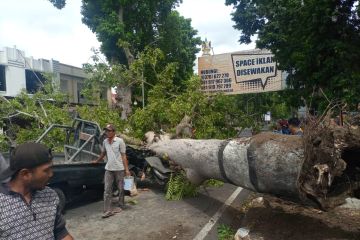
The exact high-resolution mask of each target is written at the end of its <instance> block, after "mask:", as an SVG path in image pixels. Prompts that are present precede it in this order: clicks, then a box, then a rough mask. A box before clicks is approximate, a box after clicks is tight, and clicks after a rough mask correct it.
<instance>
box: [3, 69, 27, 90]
mask: <svg viewBox="0 0 360 240" xmlns="http://www.w3.org/2000/svg"><path fill="white" fill-rule="evenodd" d="M5 78H6V92H5V93H4V95H5V96H11V97H13V96H16V95H18V94H19V93H20V92H21V90H22V89H26V80H25V70H24V69H23V68H19V67H14V66H9V65H8V66H6V67H5Z"/></svg>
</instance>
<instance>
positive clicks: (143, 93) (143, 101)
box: [141, 69, 145, 109]
mask: <svg viewBox="0 0 360 240" xmlns="http://www.w3.org/2000/svg"><path fill="white" fill-rule="evenodd" d="M141 94H142V108H143V109H144V108H145V86H144V69H143V71H142V74H141Z"/></svg>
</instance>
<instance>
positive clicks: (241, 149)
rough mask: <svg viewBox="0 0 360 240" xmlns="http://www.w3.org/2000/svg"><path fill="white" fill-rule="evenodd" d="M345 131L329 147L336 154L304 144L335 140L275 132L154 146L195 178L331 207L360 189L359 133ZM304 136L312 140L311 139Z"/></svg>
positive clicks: (174, 141)
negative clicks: (321, 154) (228, 138)
mask: <svg viewBox="0 0 360 240" xmlns="http://www.w3.org/2000/svg"><path fill="white" fill-rule="evenodd" d="M346 134H349V133H348V132H343V133H341V134H340V132H338V135H337V138H336V139H333V140H334V144H335V145H333V146H332V149H328V150H329V151H328V154H329V155H333V154H334V153H337V155H336V156H332V157H331V158H329V157H328V156H327V155H326V154H324V156H320V157H319V158H316V157H315V158H314V157H309V156H317V155H316V153H315V155H314V154H313V152H312V154H309V153H307V154H306V153H305V151H304V150H305V148H304V146H309V145H312V146H315V145H317V146H322V144H324V146H323V147H324V148H327V147H329V146H327V144H328V143H329V142H331V141H328V142H326V141H324V143H322V142H321V141H322V140H319V139H305V138H301V137H299V136H289V135H280V134H273V133H262V134H258V135H255V136H253V137H251V138H239V139H233V140H228V141H224V140H192V139H174V140H167V141H160V142H157V143H154V144H151V145H150V149H152V150H153V151H154V152H156V153H157V154H158V155H160V156H161V155H164V154H166V155H168V156H169V158H170V159H171V160H172V161H174V162H175V163H176V164H179V165H180V166H181V167H182V168H183V169H184V170H185V171H186V174H187V177H188V178H189V180H190V181H192V182H193V183H196V184H199V183H201V182H202V181H204V180H206V179H209V178H214V179H219V180H222V181H225V182H229V183H232V184H234V185H237V186H241V187H243V188H246V189H249V190H252V191H255V192H260V193H268V194H271V195H275V196H278V197H282V198H285V199H288V200H292V201H295V202H300V203H302V204H310V205H313V206H315V207H320V208H322V209H329V208H332V207H334V206H335V205H337V204H339V203H341V201H344V199H345V198H346V197H347V196H348V195H351V194H354V193H355V194H356V191H358V189H359V180H360V159H359V156H360V154H359V153H360V152H359V149H360V134H355V135H354V134H353V135H351V136H352V137H350V136H348V135H346ZM351 138H352V139H351ZM350 139H351V141H350ZM304 140H310V141H312V142H311V143H308V144H307V145H306V144H304ZM319 141H320V142H319ZM356 141H357V144H353V145H351V146H350V145H349V144H348V143H347V142H352V143H354V142H356ZM336 142H337V143H338V144H337V145H336ZM307 149H308V150H309V151H314V150H315V151H317V150H319V149H317V148H314V149H309V147H308V148H307ZM346 154H347V157H346V156H345V155H346ZM354 154H355V155H354ZM356 154H357V155H356ZM354 156H356V157H357V159H355V158H354ZM344 157H345V159H343V158H344Z"/></svg>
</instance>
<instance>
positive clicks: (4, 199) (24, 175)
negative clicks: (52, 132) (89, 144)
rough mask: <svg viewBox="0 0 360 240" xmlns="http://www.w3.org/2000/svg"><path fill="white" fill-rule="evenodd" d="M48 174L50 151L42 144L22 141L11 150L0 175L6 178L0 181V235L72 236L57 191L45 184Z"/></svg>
mask: <svg viewBox="0 0 360 240" xmlns="http://www.w3.org/2000/svg"><path fill="white" fill-rule="evenodd" d="M3 166H4V165H3ZM52 175H53V172H52V154H51V151H50V149H48V148H47V147H45V146H44V145H42V144H40V143H24V144H21V145H19V146H18V147H16V148H15V149H14V150H13V152H12V154H11V156H10V164H9V167H8V168H7V169H6V170H5V171H1V176H0V178H1V180H3V179H7V178H10V181H8V182H5V183H1V185H0V239H9V240H15V239H19V240H20V239H21V240H35V239H36V240H37V239H63V240H72V239H73V238H72V236H71V235H70V234H69V233H68V231H67V229H66V227H65V220H64V218H63V216H62V214H61V212H60V209H59V197H58V195H57V194H56V192H55V191H54V190H52V189H51V188H49V187H47V186H46V185H47V183H48V181H49V179H50V178H51V177H52Z"/></svg>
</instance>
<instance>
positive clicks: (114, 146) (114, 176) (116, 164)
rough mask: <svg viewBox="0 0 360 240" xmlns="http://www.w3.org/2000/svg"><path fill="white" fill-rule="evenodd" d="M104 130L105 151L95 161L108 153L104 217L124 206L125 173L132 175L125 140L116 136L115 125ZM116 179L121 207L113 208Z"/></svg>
mask: <svg viewBox="0 0 360 240" xmlns="http://www.w3.org/2000/svg"><path fill="white" fill-rule="evenodd" d="M104 130H105V133H106V137H107V138H106V139H105V140H104V142H103V151H102V152H101V154H100V156H99V157H98V158H97V159H96V160H94V161H93V163H98V162H100V161H101V160H103V159H104V157H105V155H106V157H107V163H106V165H105V177H104V183H105V189H104V214H103V215H102V217H103V218H107V217H110V216H112V215H114V214H115V213H118V212H120V211H121V210H122V209H123V208H124V206H125V202H124V175H125V174H126V176H130V172H129V168H128V160H127V157H126V146H125V142H124V140H123V139H121V138H119V137H116V136H115V127H114V125H112V124H108V125H106V127H105V128H104ZM114 181H115V183H116V186H117V188H118V190H119V207H117V208H115V209H112V208H111V198H112V190H113V184H114Z"/></svg>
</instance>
